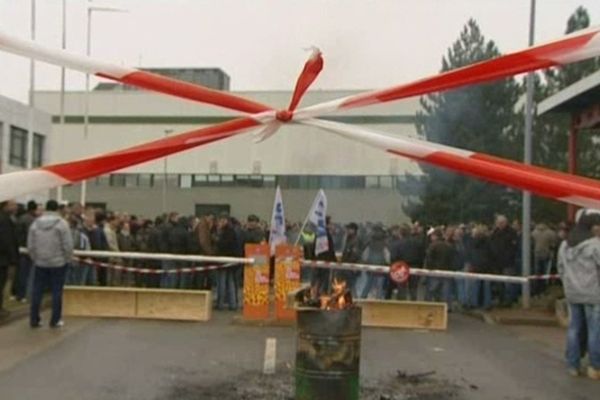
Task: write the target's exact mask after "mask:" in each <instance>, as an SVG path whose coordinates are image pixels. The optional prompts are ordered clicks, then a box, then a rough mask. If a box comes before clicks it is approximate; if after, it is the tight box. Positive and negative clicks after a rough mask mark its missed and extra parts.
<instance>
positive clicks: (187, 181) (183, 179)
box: [179, 175, 192, 189]
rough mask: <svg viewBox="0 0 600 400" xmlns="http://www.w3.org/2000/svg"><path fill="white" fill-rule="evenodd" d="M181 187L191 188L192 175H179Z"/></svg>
mask: <svg viewBox="0 0 600 400" xmlns="http://www.w3.org/2000/svg"><path fill="white" fill-rule="evenodd" d="M179 187H180V188H182V189H189V188H191V187H192V175H179Z"/></svg>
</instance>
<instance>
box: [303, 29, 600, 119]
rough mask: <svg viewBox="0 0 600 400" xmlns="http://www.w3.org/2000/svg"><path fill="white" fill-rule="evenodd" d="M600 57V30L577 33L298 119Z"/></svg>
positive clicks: (324, 106)
mask: <svg viewBox="0 0 600 400" xmlns="http://www.w3.org/2000/svg"><path fill="white" fill-rule="evenodd" d="M598 55H600V28H599V27H593V28H589V29H585V30H580V31H577V32H573V33H571V34H569V35H566V36H564V37H562V38H560V39H558V40H553V41H551V42H548V43H544V44H540V45H537V46H533V47H530V48H527V49H525V50H521V51H517V52H514V53H510V54H506V55H504V56H500V57H497V58H494V59H491V60H488V61H482V62H479V63H476V64H472V65H467V66H465V67H463V68H459V69H454V70H451V71H447V72H444V73H441V74H438V75H435V76H432V77H427V78H424V79H419V80H417V81H414V82H411V83H407V84H403V85H398V86H394V87H391V88H387V89H383V90H377V91H374V92H368V93H361V94H358V95H355V96H350V97H346V98H342V99H337V100H331V101H328V102H325V103H321V104H315V105H312V106H310V107H306V108H303V109H300V110H298V111H297V112H296V113H295V116H296V117H297V118H298V119H303V118H312V117H317V116H319V115H323V114H326V113H330V112H333V111H337V110H345V109H350V108H355V107H364V106H368V105H371V104H379V103H385V102H389V101H394V100H400V99H404V98H408V97H414V96H420V95H423V94H428V93H434V92H440V91H444V90H449V89H456V88H459V87H462V86H466V85H473V84H478V83H483V82H490V81H494V80H498V79H501V78H506V77H510V76H514V75H518V74H522V73H524V72H530V71H535V70H538V69H544V68H550V67H556V66H561V65H565V64H569V63H573V62H576V61H581V60H584V59H587V58H592V57H596V56H598Z"/></svg>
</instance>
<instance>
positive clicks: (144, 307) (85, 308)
mask: <svg viewBox="0 0 600 400" xmlns="http://www.w3.org/2000/svg"><path fill="white" fill-rule="evenodd" d="M63 312H64V314H65V316H79V317H119V318H151V319H170V320H184V321H208V320H210V318H211V315H212V295H211V292H210V291H205V290H175V289H144V288H120V287H96V286H65V290H64V298H63Z"/></svg>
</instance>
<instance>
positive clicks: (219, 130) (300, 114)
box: [0, 27, 600, 208]
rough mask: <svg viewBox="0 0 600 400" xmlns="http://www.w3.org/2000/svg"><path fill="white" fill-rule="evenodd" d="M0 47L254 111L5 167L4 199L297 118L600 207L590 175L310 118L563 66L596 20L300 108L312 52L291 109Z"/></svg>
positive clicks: (311, 75) (0, 183)
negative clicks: (103, 150) (62, 159)
mask: <svg viewBox="0 0 600 400" xmlns="http://www.w3.org/2000/svg"><path fill="white" fill-rule="evenodd" d="M0 49H2V50H5V51H8V52H11V53H14V54H19V55H22V56H25V57H28V58H32V59H36V60H39V61H45V62H49V63H52V64H56V65H59V66H64V67H68V68H72V69H76V70H79V71H83V72H86V73H92V74H95V75H97V76H101V77H106V78H109V79H113V80H117V81H119V82H122V83H125V84H130V85H135V86H138V87H141V88H145V89H149V90H154V91H157V92H161V93H167V94H171V95H174V96H178V97H181V98H185V99H192V100H196V101H201V102H204V103H209V104H214V105H218V106H222V107H226V108H229V109H233V110H237V111H242V112H246V113H253V115H252V116H249V117H247V118H239V119H235V120H232V121H228V122H226V123H223V124H219V125H214V126H211V127H207V128H203V129H198V130H196V131H192V132H188V133H185V134H181V135H177V136H173V137H169V138H164V139H160V140H157V141H153V142H150V143H147V144H143V145H139V146H134V147H131V148H128V149H125V150H121V151H117V152H112V153H109V154H104V155H100V156H98V157H92V158H89V159H86V160H81V161H75V162H70V163H64V164H59V165H52V166H47V167H42V168H40V169H37V170H28V171H18V172H14V173H9V174H3V175H1V176H0V201H2V200H8V199H11V198H15V197H18V196H21V195H24V194H27V193H31V192H35V191H39V190H43V189H49V188H52V187H56V186H60V185H64V184H69V183H74V182H77V181H79V180H82V179H87V178H92V177H95V176H99V175H102V174H106V173H109V172H112V171H115V170H118V169H122V168H125V167H130V166H134V165H137V164H140V163H143V162H146V161H150V160H154V159H157V158H161V157H164V156H167V155H170V154H175V153H178V152H180V151H184V150H187V149H190V148H193V147H196V146H200V145H203V144H208V143H211V142H213V141H216V140H220V139H225V138H228V137H231V136H233V135H235V134H238V133H240V132H242V131H245V130H248V129H250V128H253V127H256V126H258V125H261V124H266V125H267V126H266V127H265V129H264V130H263V131H261V132H260V133H259V136H258V139H259V140H264V139H265V138H267V137H269V136H271V135H272V134H274V133H275V132H276V131H277V129H278V128H279V126H280V125H281V124H282V123H287V122H290V121H298V122H302V123H305V124H308V125H313V126H317V127H320V128H323V129H326V130H329V131H332V132H335V133H337V134H340V135H342V136H345V137H348V138H351V139H353V140H357V141H360V142H363V143H366V144H369V145H371V146H375V147H378V148H381V149H383V150H385V151H387V152H390V153H392V154H396V155H399V156H405V157H409V158H412V159H415V160H417V161H423V162H427V163H430V164H433V165H436V166H438V167H443V168H447V169H451V170H453V171H456V172H459V173H462V174H466V175H471V176H475V177H478V178H482V179H485V180H488V181H491V182H494V183H499V184H503V185H507V186H511V187H515V188H518V189H523V190H529V191H531V192H533V193H536V194H539V195H542V196H546V197H549V198H553V199H556V200H560V201H564V202H567V203H571V204H576V205H579V206H583V207H591V208H600V183H599V182H598V181H595V180H592V179H586V178H582V177H579V176H575V175H570V174H564V173H560V172H556V171H551V170H546V169H543V168H539V167H533V166H528V165H524V164H521V163H517V162H514V161H510V160H505V159H500V158H496V157H491V156H488V155H486V154H478V153H474V152H470V151H466V150H461V149H456V148H453V147H449V146H442V145H438V144H432V143H428V142H425V141H419V140H416V139H399V138H392V137H390V136H387V135H384V134H379V133H376V132H371V131H368V130H365V129H360V128H357V127H354V126H349V125H344V124H339V123H333V122H329V121H321V120H315V119H311V118H313V117H316V116H319V115H322V114H325V113H328V112H331V111H335V110H343V109H349V108H354V107H359V106H367V105H370V104H377V103H384V102H388V101H394V100H398V99H402V98H406V97H412V96H417V95H423V94H427V93H433V92H439V91H443V90H449V89H454V88H458V87H462V86H465V85H471V84H478V83H483V82H489V81H493V80H497V79H500V78H504V77H509V76H513V75H516V74H520V73H524V72H530V71H535V70H538V69H543V68H549V67H554V66H561V65H565V64H568V63H572V62H576V61H580V60H584V59H587V58H592V57H596V56H598V55H600V28H597V27H595V28H590V29H586V30H583V31H578V32H574V33H572V34H570V35H567V36H565V37H563V38H561V39H558V40H555V41H552V42H549V43H546V44H541V45H538V46H534V47H531V48H528V49H525V50H522V51H519V52H515V53H511V54H508V55H505V56H500V57H497V58H495V59H492V60H489V61H483V62H480V63H477V64H473V65H469V66H466V67H463V68H460V69H456V70H452V71H448V72H445V73H442V74H439V75H436V76H434V77H429V78H426V79H421V80H419V81H416V82H413V83H409V84H405V85H400V86H395V87H392V88H389V89H384V90H380V91H375V92H370V93H363V94H360V95H357V96H351V97H348V98H344V99H339V100H334V101H330V102H327V103H322V104H318V105H314V106H311V107H307V108H304V109H299V110H296V107H297V106H298V104H299V101H300V99H301V97H302V95H303V94H304V93H305V91H306V90H307V89H308V87H309V86H310V85H311V84H312V83H313V82H314V80H315V79H316V77H317V76H318V74H319V72H320V71H321V69H322V67H323V60H322V57H321V54H320V52H314V53H313V55H312V56H311V57H310V59H309V61H308V62H307V63H306V64H305V68H304V70H303V71H302V73H301V74H300V78H299V79H298V82H297V85H296V88H295V90H294V95H293V97H292V100H291V102H290V106H289V107H288V109H286V110H281V111H278V112H276V111H275V110H273V109H272V108H270V107H268V106H265V105H262V104H259V103H256V102H253V101H251V100H246V99H243V98H239V97H236V96H233V95H231V94H228V93H223V92H219V91H215V90H211V89H207V88H204V87H200V86H196V85H192V84H189V83H185V82H180V81H177V80H173V79H170V78H164V77H161V76H159V75H155V74H151V73H148V72H145V71H139V70H136V69H133V68H125V67H120V66H115V65H112V64H108V63H104V62H100V61H94V60H92V59H89V58H87V57H82V56H78V55H74V54H69V53H67V52H64V51H62V50H56V49H47V48H44V47H42V46H40V45H38V44H37V43H35V42H31V41H27V40H23V39H18V38H14V37H12V36H10V35H7V34H5V33H2V32H0Z"/></svg>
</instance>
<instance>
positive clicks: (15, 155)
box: [8, 125, 27, 167]
mask: <svg viewBox="0 0 600 400" xmlns="http://www.w3.org/2000/svg"><path fill="white" fill-rule="evenodd" d="M8 162H9V163H10V165H14V166H17V167H26V166H27V131H26V130H25V129H21V128H18V127H16V126H12V125H11V127H10V155H9V160H8Z"/></svg>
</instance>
